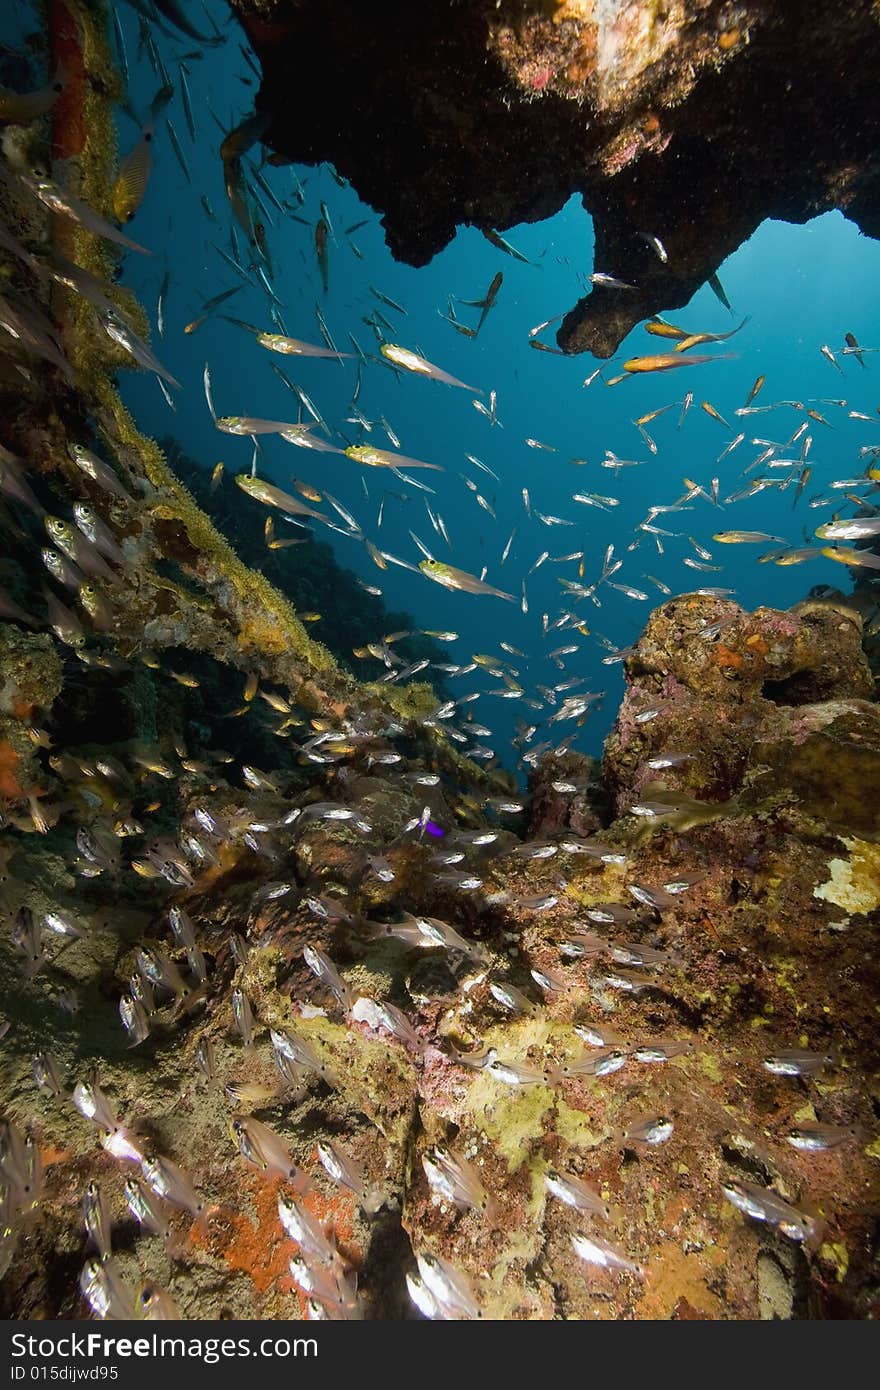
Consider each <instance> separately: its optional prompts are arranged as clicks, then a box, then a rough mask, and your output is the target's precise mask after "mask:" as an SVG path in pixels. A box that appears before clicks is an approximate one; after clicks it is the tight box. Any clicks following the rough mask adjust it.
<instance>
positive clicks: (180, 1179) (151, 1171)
mask: <svg viewBox="0 0 880 1390" xmlns="http://www.w3.org/2000/svg"><path fill="white" fill-rule="evenodd" d="M141 1172H142V1173H143V1175H144V1178H145V1179H146V1181H147V1183H148V1184H149V1186H150V1187H151V1188H152V1190H153V1191H154V1192H155V1194H156V1196H157V1197H162V1198H164V1200H165V1201H166V1202H170V1203H171V1205H172V1206H173V1207H179V1208H180V1209H181V1210H182V1211H186V1212H189V1214H190V1216H191V1217H192V1218H193V1220H194V1221H198V1222H200V1223H204V1221H205V1217H206V1212H207V1208H206V1206H205V1203H204V1202H203V1201H202V1199H201V1197H200V1196H199V1195H198V1193H197V1192H196V1189H195V1188H194V1187H193V1185H192V1183H191V1181H190V1179H189V1178H188V1177H187V1175H186V1173H184V1171H183V1169H182V1168H178V1166H177V1164H176V1163H172V1161H171V1159H170V1158H162V1157H160V1156H158V1155H148V1156H147V1157H146V1158H144V1159H143V1161H142V1163H141Z"/></svg>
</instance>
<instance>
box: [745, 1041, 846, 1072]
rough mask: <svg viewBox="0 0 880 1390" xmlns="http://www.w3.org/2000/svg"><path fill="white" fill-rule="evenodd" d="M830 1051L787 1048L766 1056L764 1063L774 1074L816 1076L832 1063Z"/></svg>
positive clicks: (832, 1058)
mask: <svg viewBox="0 0 880 1390" xmlns="http://www.w3.org/2000/svg"><path fill="white" fill-rule="evenodd" d="M833 1062H834V1057H833V1055H832V1054H831V1053H829V1052H810V1051H809V1050H808V1049H807V1048H800V1047H792V1048H785V1049H783V1050H782V1051H781V1052H775V1053H773V1054H772V1056H770V1057H765V1058H764V1061H763V1065H764V1067H765V1068H766V1070H767V1071H769V1072H772V1073H773V1075H774V1076H814V1075H815V1074H816V1072H819V1071H821V1070H822V1068H823V1067H827V1066H830V1065H832V1064H833Z"/></svg>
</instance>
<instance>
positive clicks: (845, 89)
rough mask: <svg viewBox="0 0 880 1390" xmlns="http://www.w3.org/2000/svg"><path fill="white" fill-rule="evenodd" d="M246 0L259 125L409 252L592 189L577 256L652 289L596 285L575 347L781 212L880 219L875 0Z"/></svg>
mask: <svg viewBox="0 0 880 1390" xmlns="http://www.w3.org/2000/svg"><path fill="white" fill-rule="evenodd" d="M233 9H234V10H235V12H236V14H237V15H238V17H239V18H240V19H241V21H242V23H243V25H244V27H245V29H246V31H247V34H248V37H249V38H250V40H251V43H252V44H253V46H254V49H255V51H256V53H257V54H258V56H259V59H260V63H261V66H262V71H263V82H262V86H261V89H260V93H259V96H258V99H257V104H258V108H259V109H260V110H262V111H265V112H267V113H268V114H269V116H270V117H271V124H270V126H269V129H268V132H267V134H266V135H265V136H264V138H265V139H266V141H267V142H268V143H269V144H270V145H272V146H273V147H274V149H275V150H276V151H277V155H278V158H279V159H281V160H284V159H289V160H295V161H304V162H306V163H318V162H320V161H322V160H328V161H330V162H332V163H333V164H334V165H335V167H336V169H337V170H338V171H339V173H340V174H341V175H343V176H344V177H346V178H348V179H349V180H350V181H351V182H352V184H353V185H354V187H355V188H356V189H357V191H358V193H359V194H360V196H361V197H362V198H363V199H364V200H365V201H366V202H368V203H370V204H371V205H372V206H373V207H375V208H377V209H378V210H380V211H381V212H382V213H383V215H384V224H385V229H386V236H387V239H388V244H389V246H390V247H391V250H392V252H393V253H394V255H395V256H396V257H398V258H399V259H400V260H404V261H407V262H409V263H410V264H412V265H423V264H425V263H426V262H427V261H428V260H430V259H431V257H432V256H434V255H435V254H436V253H437V252H438V251H440V250H441V249H442V248H443V247H444V246H445V245H446V244H447V242H449V240H450V239H451V238H452V236H453V235H454V232H455V228H456V227H457V226H459V225H461V224H468V225H472V226H476V227H479V228H480V229H481V230H483V231H484V232H491V231H503V230H504V229H505V228H509V227H511V226H513V225H515V224H516V223H519V222H536V221H539V220H541V219H543V218H545V217H549V216H550V215H551V214H553V213H555V212H556V211H558V209H559V208H560V207H562V205H563V204H564V203H565V202H566V201H567V199H568V198H569V197H570V196H571V195H572V194H573V193H579V194H581V196H582V198H583V202H584V206H585V207H586V209H587V211H588V212H590V213H591V214H592V217H593V221H594V226H595V233H596V254H595V266H594V267H589V266H584V267H583V270H584V271H585V273H586V272H589V271H590V270H592V269H595V270H597V271H600V272H602V273H604V274H606V275H609V274H610V275H613V276H615V277H617V278H618V279H620V280H623V281H625V282H626V283H628V284H630V285H635V286H636V289H635V291H620V290H615V289H607V288H601V287H597V288H595V289H593V291H592V293H590V294H589V295H588V296H587V297H585V298H584V299H582V300H581V301H580V302H579V303H578V304H577V305H576V306H575V307H574V308H573V309H572V310H571V311H570V313H569V314H568V315H567V317H566V318H565V320H564V321H563V324H562V326H561V328H560V329H559V333H558V341H559V344H560V346H561V347H562V348H564V349H565V351H566V352H585V351H590V352H593V353H594V354H595V355H596V356H599V357H610V356H611V355H612V353H613V352H614V351H615V349H616V347H617V346H618V344H619V343H620V342H621V340H622V339H623V338H624V337H625V336H626V334H627V333H628V332H629V330H630V329H631V328H632V327H633V326H634V325H635V324H636V323H638V322H639V321H640V320H642V319H645V318H648V317H650V316H651V315H652V314H655V313H657V312H660V311H663V310H666V309H673V308H676V307H678V306H680V305H683V304H686V303H687V301H688V300H689V299H690V298H691V296H692V295H693V294H694V292H695V290H697V289H698V288H699V287H700V285H702V284H704V283H705V282H706V280H708V279H709V277H710V276H711V275H712V274H713V273H714V272H715V271H717V269H718V267H719V265H720V264H721V262H722V261H723V260H724V259H725V258H726V257H727V256H729V255H730V254H731V253H732V252H733V251H735V250H736V248H737V247H738V246H739V245H740V244H741V243H742V242H743V241H745V240H747V239H748V237H749V236H751V234H752V232H753V231H754V230H755V228H756V227H757V226H758V225H759V223H760V222H762V221H763V220H764V219H765V218H768V217H772V218H781V219H783V220H786V221H791V222H806V221H807V220H809V219H810V218H811V217H815V216H816V215H817V214H818V213H820V212H825V211H827V210H828V209H830V208H840V209H841V210H842V211H843V212H844V213H845V214H846V216H847V217H850V218H852V220H853V221H855V222H856V223H857V225H858V226H859V227H860V228H861V230H862V231H863V232H865V233H866V235H868V236H876V235H878V233H880V222H878V209H880V201H878V185H877V162H876V156H875V148H874V145H875V141H874V129H873V125H872V123H871V122H870V121H869V120H866V119H865V114H864V113H865V111H866V110H870V108H871V102H872V95H873V92H872V82H873V79H872V74H873V71H874V69H875V67H876V64H877V60H878V58H880V19H878V12H877V6H876V5H875V4H873V3H872V0H857V3H854V4H850V5H847V6H846V7H845V8H844V9H842V10H840V9H836V10H829V9H827V8H826V7H823V6H821V5H803V4H796V3H794V4H792V3H786V4H778V3H774V0H742V3H733V0H700V3H698V4H686V3H683V0H671V3H667V4H663V5H657V4H653V3H649V0H624V3H616V4H607V3H599V2H598V0H465V3H460V4H455V5H450V4H448V3H446V2H445V0H429V3H424V4H419V5H413V4H412V3H410V0H390V2H388V3H385V4H383V5H381V6H378V7H377V6H375V5H364V4H362V3H360V0H334V3H333V4H330V5H328V4H325V3H323V0H233ZM291 71H295V72H296V73H297V74H301V80H297V81H296V82H294V83H291V81H290V79H289V74H290V72H291ZM310 72H311V73H313V74H315V77H314V80H309V79H308V78H307V77H306V74H307V73H310ZM330 73H332V74H333V80H332V97H331V95H330V93H329V92H328V89H327V85H326V82H327V79H326V75H327V74H330ZM832 112H833V118H832V117H831V116H830V115H829V113H832ZM805 150H809V158H804V151H805ZM650 237H658V238H660V240H661V243H662V246H663V249H664V252H665V257H664V258H663V259H661V258H660V256H659V255H658V254H657V250H656V249H655V248H653V247H652V246H651V244H650V243H649V241H648V238H650Z"/></svg>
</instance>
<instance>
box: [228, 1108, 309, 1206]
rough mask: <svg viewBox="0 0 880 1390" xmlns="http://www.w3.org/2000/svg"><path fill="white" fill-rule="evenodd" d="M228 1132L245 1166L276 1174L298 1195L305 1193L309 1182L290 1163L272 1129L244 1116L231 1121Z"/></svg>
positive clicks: (301, 1171)
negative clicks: (252, 1166) (245, 1161)
mask: <svg viewBox="0 0 880 1390" xmlns="http://www.w3.org/2000/svg"><path fill="white" fill-rule="evenodd" d="M230 1130H231V1131H232V1137H233V1138H234V1140H235V1142H236V1144H237V1145H238V1148H239V1152H240V1153H241V1154H242V1157H244V1158H246V1159H247V1161H248V1163H252V1164H253V1165H254V1167H255V1168H260V1169H261V1170H262V1171H263V1172H264V1173H278V1174H279V1175H280V1176H281V1177H283V1178H284V1179H285V1180H286V1181H287V1182H289V1183H291V1184H292V1186H293V1187H294V1189H295V1190H296V1191H297V1192H298V1193H300V1195H304V1194H305V1193H306V1192H308V1191H309V1189H310V1188H311V1185H312V1182H311V1179H310V1178H309V1176H308V1174H307V1173H304V1172H303V1170H302V1169H301V1168H298V1167H297V1165H296V1164H295V1163H294V1161H293V1159H292V1158H291V1156H290V1153H289V1151H288V1149H287V1146H286V1145H285V1143H284V1140H283V1139H282V1138H281V1135H280V1134H276V1132H275V1130H274V1129H270V1128H269V1126H268V1125H264V1124H263V1123H262V1121H260V1120H255V1119H254V1117H253V1116H252V1115H246V1116H243V1117H240V1118H238V1119H235V1120H233V1121H232V1124H231V1125H230Z"/></svg>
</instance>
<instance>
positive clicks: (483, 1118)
mask: <svg viewBox="0 0 880 1390" xmlns="http://www.w3.org/2000/svg"><path fill="white" fill-rule="evenodd" d="M552 1108H553V1092H552V1091H551V1090H550V1089H549V1088H548V1087H547V1086H507V1085H505V1084H504V1082H503V1081H496V1080H495V1079H494V1078H493V1077H491V1076H486V1075H485V1074H484V1073H482V1072H481V1073H480V1074H479V1075H478V1076H477V1077H476V1078H475V1080H474V1081H473V1082H472V1083H471V1085H470V1087H469V1088H468V1093H467V1098H466V1100H465V1105H464V1109H465V1111H468V1112H470V1114H471V1116H472V1117H473V1122H474V1123H475V1124H476V1125H478V1126H479V1127H480V1129H482V1130H483V1131H484V1132H485V1133H486V1134H487V1135H488V1137H489V1138H490V1139H491V1140H492V1142H493V1144H494V1145H495V1147H496V1148H497V1150H498V1152H499V1153H500V1154H501V1155H502V1157H503V1158H504V1159H506V1161H507V1166H508V1168H509V1169H510V1171H511V1172H515V1171H516V1169H517V1168H519V1167H521V1166H522V1164H523V1163H524V1162H525V1160H526V1158H527V1157H528V1154H529V1151H530V1149H531V1147H532V1144H533V1143H534V1141H535V1140H536V1139H539V1138H540V1137H541V1136H542V1135H543V1133H544V1117H545V1115H546V1114H547V1112H548V1111H549V1110H552Z"/></svg>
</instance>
